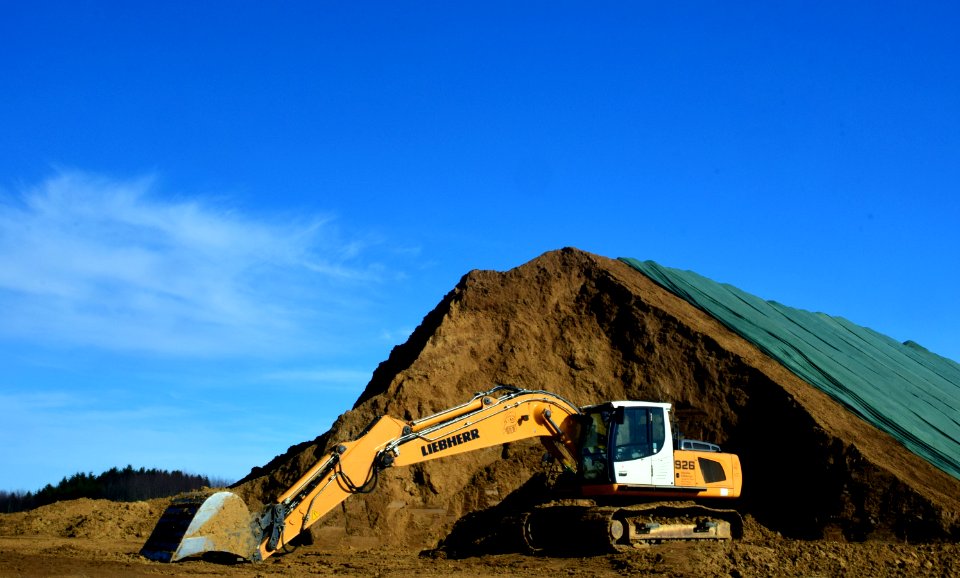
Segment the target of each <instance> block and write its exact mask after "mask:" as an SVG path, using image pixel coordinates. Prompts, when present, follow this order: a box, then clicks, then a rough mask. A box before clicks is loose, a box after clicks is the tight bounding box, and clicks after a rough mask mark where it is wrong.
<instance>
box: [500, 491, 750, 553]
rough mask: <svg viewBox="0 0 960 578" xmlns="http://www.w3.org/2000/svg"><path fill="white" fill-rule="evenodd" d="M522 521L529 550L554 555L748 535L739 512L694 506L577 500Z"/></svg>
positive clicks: (552, 506) (530, 514) (549, 507)
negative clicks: (615, 504)
mask: <svg viewBox="0 0 960 578" xmlns="http://www.w3.org/2000/svg"><path fill="white" fill-rule="evenodd" d="M517 520H518V521H519V523H520V524H521V526H520V535H521V536H522V540H523V542H524V543H525V545H526V547H527V549H528V550H529V551H530V552H533V553H544V554H551V555H557V554H564V553H568V554H573V555H583V554H587V555H589V554H603V553H611V552H617V551H623V550H630V549H633V548H636V547H639V546H642V545H644V544H654V543H660V542H666V541H673V540H730V539H734V538H740V537H742V535H743V519H742V518H741V517H740V514H739V513H738V512H737V511H735V510H725V509H717V508H711V507H707V506H704V505H702V504H697V503H693V502H690V503H687V502H680V503H674V502H658V503H646V504H631V505H627V506H607V505H596V504H595V503H593V502H592V501H591V500H575V501H568V502H564V503H551V504H545V505H541V506H538V507H536V508H534V509H533V510H531V511H529V512H526V513H525V514H523V515H521V516H519V517H518V518H517Z"/></svg>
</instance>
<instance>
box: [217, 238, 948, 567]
mask: <svg viewBox="0 0 960 578" xmlns="http://www.w3.org/2000/svg"><path fill="white" fill-rule="evenodd" d="M498 383H502V384H510V385H514V386H518V387H523V388H529V389H545V390H548V391H552V392H554V393H557V394H559V395H561V396H563V397H565V398H567V399H569V400H571V401H572V402H574V403H577V404H581V405H588V404H593V403H598V402H601V401H606V400H612V399H646V400H662V401H669V402H671V403H673V404H674V411H675V415H676V416H677V418H678V420H679V422H680V427H681V429H682V430H683V433H684V434H685V435H686V436H687V437H693V438H700V439H705V440H709V441H713V442H717V443H719V444H720V445H721V446H722V447H723V448H724V449H725V450H726V451H731V452H734V453H737V454H739V455H740V458H741V461H742V464H743V471H744V479H745V483H744V495H743V497H742V498H741V500H740V502H739V503H738V504H737V505H736V507H737V509H739V510H741V511H742V512H744V513H745V514H748V515H749V516H751V517H752V518H753V519H755V520H756V521H757V522H758V523H759V524H760V525H761V526H762V527H765V528H768V529H770V530H772V531H774V532H778V533H780V534H782V535H785V536H789V537H796V538H813V539H816V538H821V537H830V538H838V539H847V540H861V539H867V538H896V539H899V540H904V539H906V540H910V541H925V540H942V539H957V538H958V537H960V521H958V515H960V497H958V496H960V481H958V480H956V479H954V478H952V477H950V476H948V475H947V474H945V473H943V472H941V471H940V470H938V469H936V468H934V467H933V466H931V465H930V464H928V463H927V462H925V461H924V460H922V459H920V458H918V457H917V456H915V455H914V454H912V453H910V452H908V451H907V450H905V449H904V448H903V447H902V446H901V445H900V444H898V443H897V442H895V441H894V440H893V439H892V438H890V437H889V436H887V435H886V434H883V433H881V432H879V431H878V430H876V429H875V428H873V427H872V426H870V425H868V424H866V423H865V422H863V421H861V420H860V419H859V418H857V417H855V416H853V415H852V414H850V413H849V412H847V411H846V410H845V409H844V408H843V407H842V406H840V405H839V404H837V403H836V402H834V401H833V400H831V399H830V398H828V397H827V396H826V395H824V394H823V393H821V392H820V391H819V390H817V389H815V388H813V387H812V386H810V385H808V384H807V383H805V382H803V381H802V380H800V379H799V378H797V377H796V376H794V375H793V374H792V373H789V372H788V371H787V370H785V369H784V368H783V367H782V366H781V365H779V364H778V363H776V362H774V361H772V360H771V359H769V358H768V357H766V356H765V355H763V354H762V353H760V352H759V351H758V350H757V349H756V348H755V347H754V346H752V345H751V344H749V343H747V342H746V341H745V340H743V339H742V338H740V337H739V336H737V335H735V334H734V333H732V332H730V331H729V330H727V329H726V328H725V327H723V326H722V325H720V324H719V323H718V322H717V321H716V320H715V319H713V318H712V317H710V316H709V315H707V314H706V313H704V312H702V311H700V310H698V309H696V308H694V307H693V306H691V305H690V304H689V303H687V302H686V301H683V300H682V299H680V298H678V297H676V296H674V295H673V294H671V293H669V292H667V291H665V290H664V289H662V288H660V287H659V286H657V285H655V284H654V283H653V282H652V281H650V280H649V279H648V278H647V277H645V276H644V275H642V274H641V273H639V272H638V271H636V270H635V269H633V268H631V267H630V266H628V265H626V264H625V263H622V262H620V261H616V260H612V259H607V258H604V257H599V256H596V255H592V254H589V253H585V252H582V251H579V250H576V249H563V250H560V251H555V252H551V253H547V254H545V255H542V256H541V257H539V258H537V259H535V260H533V261H531V262H529V263H527V264H525V265H522V266H520V267H517V268H516V269H513V270H510V271H507V272H503V273H500V272H494V271H472V272H470V273H469V274H467V275H466V276H464V277H463V279H462V280H461V281H460V283H459V284H458V285H457V286H456V287H455V288H454V289H453V290H452V291H451V292H450V293H448V294H447V295H446V296H445V298H444V299H443V300H442V301H441V302H440V304H439V305H438V306H437V307H436V308H435V309H434V310H433V311H431V312H430V313H429V314H428V315H427V316H426V317H425V318H424V320H423V322H422V324H421V325H420V326H419V327H418V328H417V329H416V331H415V332H414V333H413V334H412V335H411V337H410V339H409V340H408V341H407V342H406V343H404V344H403V345H400V346H398V347H396V348H394V350H393V351H392V352H391V355H390V357H389V358H388V359H387V360H386V361H385V362H383V363H382V364H381V365H380V367H378V369H377V370H376V371H375V372H374V375H373V377H372V379H371V381H370V383H369V384H368V386H367V388H366V390H365V391H364V392H363V394H362V395H361V397H360V398H359V399H358V401H357V403H356V405H355V406H354V408H353V409H352V410H351V411H349V412H346V413H345V414H343V415H341V416H340V418H339V419H338V420H337V421H336V423H335V424H334V426H333V427H332V428H331V430H330V431H328V432H326V433H325V434H323V435H322V436H320V437H318V438H316V439H315V440H311V441H307V442H304V443H302V444H299V445H297V446H294V447H292V448H290V449H289V450H288V451H287V452H286V453H285V454H283V455H281V456H278V457H277V458H275V459H274V460H272V461H271V462H270V463H269V464H266V465H265V466H263V467H261V468H255V469H254V470H253V471H252V472H251V475H250V476H248V477H247V478H246V479H244V480H241V482H239V483H238V484H237V486H236V487H235V491H236V492H237V493H239V494H240V495H241V496H242V497H243V498H244V499H245V500H246V501H247V502H248V504H250V505H251V506H252V507H256V506H257V505H258V504H261V503H263V502H265V501H268V500H270V499H273V498H274V497H276V496H277V495H279V494H280V493H282V492H283V491H284V490H286V489H287V488H288V487H289V486H290V485H291V484H292V483H293V482H294V481H295V480H296V479H297V478H298V477H299V476H300V475H301V474H302V473H303V472H304V471H306V469H307V468H309V466H311V465H312V464H313V463H315V461H316V460H317V459H318V458H319V457H320V456H322V455H323V453H324V452H326V451H327V450H329V449H330V448H331V447H333V446H334V445H335V444H336V443H339V442H341V441H346V440H350V439H354V438H355V437H357V436H358V435H359V434H360V433H361V432H362V430H363V428H364V427H365V426H366V425H367V424H368V423H369V422H370V421H371V420H372V419H374V418H375V417H377V416H379V415H382V414H389V415H392V416H395V417H398V418H402V419H411V420H412V419H417V418H420V417H423V416H426V415H430V414H433V413H435V412H438V411H440V410H443V409H447V408H449V407H452V406H454V405H457V404H459V403H462V402H464V401H466V400H467V399H469V398H470V397H471V396H472V395H473V394H474V393H476V392H479V391H483V390H486V389H489V388H490V387H492V386H493V385H495V384H498ZM542 453H543V451H542V449H541V448H540V446H539V444H538V443H537V442H528V443H518V444H514V445H512V446H510V447H504V448H490V449H486V450H479V451H476V452H471V453H467V454H464V455H460V456H451V457H449V458H445V459H441V460H437V461H433V462H427V463H424V464H420V465H417V466H413V467H410V468H393V469H390V470H387V471H385V472H383V474H381V476H380V484H379V487H378V488H377V490H376V491H375V492H373V493H371V494H367V495H359V496H355V497H353V498H351V499H350V500H347V501H346V502H344V504H343V506H342V507H341V509H340V511H339V512H337V513H335V514H333V515H330V516H328V517H327V518H326V519H325V520H324V521H323V522H321V523H320V524H318V525H317V526H315V527H314V534H315V538H318V539H320V540H324V539H327V540H329V539H337V540H343V539H345V538H350V539H353V540H361V541H363V540H366V541H367V542H366V543H370V544H381V545H387V546H395V547H401V548H429V547H433V546H435V545H436V544H437V542H438V541H439V540H441V539H442V538H444V537H445V536H446V535H447V534H448V533H449V532H450V530H451V529H452V528H453V525H454V523H455V522H456V521H457V520H458V519H460V518H461V517H463V516H464V515H465V514H468V513H473V512H478V511H480V510H484V509H487V508H491V507H493V506H495V505H497V504H499V503H500V502H501V501H503V500H504V499H505V498H506V497H507V496H509V495H510V494H511V493H512V492H514V491H516V490H517V489H518V488H520V487H521V486H523V485H524V484H525V483H527V482H528V481H529V480H530V479H531V477H532V476H533V475H534V473H536V472H538V471H542V469H543V466H542V465H541V464H540V456H541V455H542Z"/></svg>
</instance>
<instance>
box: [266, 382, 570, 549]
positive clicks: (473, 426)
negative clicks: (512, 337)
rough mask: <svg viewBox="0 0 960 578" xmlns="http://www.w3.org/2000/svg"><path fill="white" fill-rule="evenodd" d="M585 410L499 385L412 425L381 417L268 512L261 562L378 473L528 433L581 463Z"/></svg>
mask: <svg viewBox="0 0 960 578" xmlns="http://www.w3.org/2000/svg"><path fill="white" fill-rule="evenodd" d="M578 414H580V410H579V408H577V406H575V405H573V404H572V403H570V402H569V401H567V400H565V399H563V398H562V397H560V396H558V395H555V394H553V393H549V392H546V391H539V390H527V389H520V388H516V387H512V386H506V385H499V386H497V387H495V388H493V389H491V390H489V391H486V392H482V393H478V394H476V395H475V396H474V397H473V399H471V400H470V401H468V402H466V403H464V404H462V405H458V406H456V407H453V408H450V409H447V410H444V411H442V412H440V413H437V414H434V415H431V416H429V417H425V418H422V419H419V420H417V421H414V422H411V423H406V422H403V421H401V420H398V419H395V418H392V417H390V416H381V417H379V418H377V419H375V420H374V421H373V422H372V423H371V424H370V425H368V426H367V428H366V429H365V430H364V432H363V433H362V434H361V435H360V437H358V438H357V439H355V440H354V441H351V442H345V443H342V444H340V445H338V446H336V447H335V448H334V449H333V451H331V452H330V453H328V454H326V455H325V456H323V457H322V458H321V459H320V460H319V461H318V462H317V463H316V464H315V465H314V466H313V467H312V468H310V470H308V471H307V473H306V474H304V475H303V477H301V478H300V480H298V481H297V482H296V483H295V484H294V485H293V486H292V487H291V488H290V489H289V490H287V491H286V492H285V493H284V494H283V495H281V496H279V497H278V498H277V500H276V502H274V503H273V504H272V505H270V506H268V507H267V508H266V509H265V510H264V512H263V513H262V514H261V516H260V519H259V520H257V524H258V525H259V528H260V536H261V539H260V546H259V548H258V550H257V552H256V553H255V554H254V560H262V559H264V558H266V557H268V556H270V555H272V554H273V553H274V552H276V551H277V550H278V549H279V548H281V547H283V546H284V545H286V544H289V543H290V542H291V541H292V540H293V539H294V538H295V537H296V536H297V535H299V534H300V533H301V532H303V531H304V530H306V529H307V528H309V527H310V526H312V525H313V524H314V523H316V522H317V521H319V520H320V518H322V517H323V516H324V514H326V513H327V512H329V511H330V510H331V509H333V508H334V507H336V506H337V505H338V504H340V503H341V502H343V501H344V500H345V499H347V498H348V497H349V496H350V495H352V494H357V493H368V492H371V491H373V489H374V488H375V487H376V484H377V476H378V475H379V473H380V472H381V471H382V470H384V469H386V468H388V467H391V466H406V465H411V464H415V463H419V462H423V461H427V460H432V459H437V458H443V457H447V456H452V455H455V454H461V453H464V452H469V451H473V450H478V449H482V448H487V447H491V446H497V445H500V444H504V443H509V442H513V441H517V440H521V439H527V438H534V437H539V438H540V439H541V441H542V442H543V443H544V445H545V446H546V447H547V449H548V450H549V451H550V453H551V454H553V455H554V456H555V457H556V458H557V459H559V460H560V461H561V463H562V464H563V465H564V467H566V468H568V469H571V470H574V469H576V467H577V460H576V455H577V450H576V446H575V443H576V440H577V437H578V434H579V421H578V420H577V419H576V416H577V415H578Z"/></svg>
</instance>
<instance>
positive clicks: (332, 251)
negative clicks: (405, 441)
mask: <svg viewBox="0 0 960 578" xmlns="http://www.w3.org/2000/svg"><path fill="white" fill-rule="evenodd" d="M958 22H960V8H958V5H957V4H955V3H949V2H942V3H940V2H930V3H920V4H917V3H907V2H841V3H826V2H824V3H810V2H807V3H800V2H777V3H769V2H756V3H739V4H736V5H731V4H730V3H727V2H681V3H594V4H591V5H590V6H587V5H585V4H583V3H574V2H526V3H516V2H482V3H464V2H457V3H451V2H411V3H394V2H391V3H386V2H383V3H380V2H349V3H348V2H336V3H334V2H220V1H208V2H186V1H169V2H48V1H44V0H38V1H35V2H12V1H11V2H3V3H2V4H0V102H2V106H0V151H2V154H0V311H2V312H3V313H2V317H0V365H2V367H3V371H2V373H0V403H2V405H0V407H3V408H4V412H3V419H2V420H0V437H2V440H3V443H2V444H0V463H2V464H3V466H2V468H0V489H7V490H36V489H38V488H40V487H41V486H42V485H43V484H46V483H48V482H51V483H56V482H57V481H58V480H59V479H60V478H62V477H63V476H68V475H70V474H72V473H75V472H78V471H85V472H95V473H97V472H100V471H103V470H105V469H108V468H110V467H113V466H120V467H122V466H125V465H127V464H132V465H134V466H135V467H139V466H145V467H160V468H168V469H183V470H186V471H189V472H192V473H200V474H207V475H211V476H216V477H221V478H228V479H237V478H239V477H241V476H243V475H244V474H246V473H247V472H248V471H249V469H250V468H251V467H253V466H256V465H262V464H263V463H265V462H266V461H268V460H269V459H270V458H272V457H273V456H274V455H277V454H278V453H281V452H282V451H284V450H285V449H286V448H287V447H288V446H290V445H292V444H294V443H298V442H300V441H303V440H306V439H310V438H312V437H314V436H316V435H318V434H320V433H322V432H324V431H326V430H327V429H328V428H329V426H330V425H331V423H332V422H333V420H334V419H335V418H336V416H337V415H339V414H340V413H342V412H344V411H346V410H348V409H349V408H350V406H351V405H352V404H353V402H354V400H355V399H356V397H357V396H358V395H359V393H360V392H361V391H362V389H363V387H364V385H365V384H366V382H367V380H368V379H369V377H370V374H371V373H372V371H373V369H374V368H375V367H376V366H377V364H378V363H379V362H380V361H383V360H384V359H386V357H387V356H388V354H389V352H390V349H391V348H392V347H393V346H394V345H397V344H399V343H402V342H403V341H404V340H405V339H406V337H407V335H409V333H410V331H412V329H413V328H414V327H416V325H417V324H418V323H419V322H420V320H421V319H422V317H423V316H424V315H425V314H426V313H427V312H428V311H429V310H430V309H432V308H433V306H434V305H435V304H436V303H437V302H438V301H439V300H440V299H441V298H442V297H443V295H444V294H445V293H446V292H447V291H449V290H450V289H451V288H452V287H453V286H454V285H455V284H456V282H457V281H458V280H459V278H460V277H461V276H462V275H463V274H465V273H466V272H468V271H469V270H471V269H497V270H506V269H510V268H512V267H515V266H518V265H521V264H522V263H524V262H526V261H528V260H530V259H532V258H534V257H536V256H538V255H539V254H541V253H543V252H545V251H549V250H553V249H559V248H561V247H565V246H574V247H578V248H580V249H584V250H587V251H591V252H594V253H598V254H601V255H605V256H608V257H618V256H628V257H635V258H638V259H653V260H655V261H657V262H659V263H661V264H663V265H667V266H671V267H677V268H682V269H692V270H694V271H697V272H698V273H700V274H703V275H706V276H708V277H710V278H713V279H715V280H717V281H722V282H727V283H731V284H733V285H736V286H738V287H740V288H741V289H744V290H746V291H749V292H751V293H754V294H756V295H759V296H761V297H763V298H766V299H773V300H776V301H780V302H782V303H785V304H787V305H791V306H794V307H799V308H804V309H810V310H814V311H824V312H827V313H830V314H832V315H839V316H843V317H846V318H848V319H850V320H852V321H854V322H856V323H859V324H861V325H866V326H868V327H871V328H873V329H875V330H877V331H880V332H882V333H885V334H888V335H890V336H891V337H893V338H895V339H898V340H901V341H902V340H906V339H913V340H915V341H917V342H919V343H921V344H922V345H924V346H926V347H927V348H929V349H930V350H932V351H934V352H935V353H939V354H941V355H943V356H946V357H949V358H951V359H954V360H960V337H958V332H957V329H956V328H957V327H960V303H958V299H957V297H956V294H957V291H956V287H957V284H958V282H960V266H958V265H960V263H958V248H960V233H958V230H960V226H958V225H960V200H958V198H960V195H958V192H960V191H958V184H960V140H958V135H960V58H958V55H960V35H957V34H956V28H957V23H958ZM486 385H487V384H479V383H478V384H477V389H478V390H479V389H482V388H484V387H485V386H486ZM544 385H545V386H548V385H549V384H544ZM438 386H442V384H438Z"/></svg>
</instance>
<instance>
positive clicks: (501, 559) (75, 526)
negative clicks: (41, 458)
mask: <svg viewBox="0 0 960 578" xmlns="http://www.w3.org/2000/svg"><path fill="white" fill-rule="evenodd" d="M165 505H166V500H154V501H152V502H149V503H147V502H138V503H133V504H116V503H113V502H108V501H104V500H96V501H95V500H76V501H70V502H61V503H59V504H53V505H51V506H45V507H43V508H39V509H37V510H35V511H33V512H24V513H18V514H6V515H2V516H0V577H2V578H8V577H10V578H13V577H30V576H64V577H67V576H70V577H103V578H113V577H121V576H123V577H148V576H238V577H251V578H253V577H257V578H259V577H267V576H291V577H297V576H329V577H334V576H338V577H339V576H381V577H388V576H392V577H401V576H420V577H424V578H426V577H431V576H437V577H440V576H443V577H448V578H458V577H467V576H475V577H494V576H497V577H503V576H538V577H539V576H634V575H655V576H690V577H693V576H724V577H740V576H742V577H747V576H808V577H812V576H946V577H951V576H960V544H956V543H938V544H905V543H900V542H881V541H870V542H867V543H845V542H837V541H829V540H794V539H789V538H784V537H782V536H779V535H776V534H774V533H772V532H770V531H769V530H766V529H764V528H763V527H761V526H760V525H759V524H757V523H756V522H755V521H754V520H751V519H749V518H748V520H747V528H746V535H745V536H744V539H742V540H739V541H735V542H728V543H693V542H682V543H674V544H664V545H656V546H648V547H644V548H638V549H636V550H635V551H630V552H621V553H617V554H610V555H603V556H593V557H586V558H558V557H542V556H529V555H521V554H501V555H485V556H475V557H468V558H464V559H457V560H454V559H446V558H443V557H442V556H441V557H436V556H429V555H422V554H421V553H420V552H418V551H415V550H410V549H407V548H398V547H395V546H394V547H384V546H382V545H379V544H375V543H373V542H371V541H370V539H369V538H363V537H356V536H354V537H347V538H346V539H340V540H337V541H334V542H328V543H318V544H313V545H310V546H301V547H299V548H297V549H296V550H294V551H293V552H291V553H289V554H284V555H278V556H274V557H271V558H269V559H267V560H266V561H264V562H262V563H259V564H251V563H242V564H234V565H223V564H217V563H212V562H206V561H199V560H198V561H186V562H179V563H176V564H162V563H159V562H152V561H150V560H147V559H145V558H143V557H141V556H140V555H139V554H138V551H139V550H140V547H141V546H142V545H143V541H144V539H145V538H146V535H147V534H149V532H150V530H151V529H152V526H153V523H154V520H155V519H156V517H158V516H159V515H160V512H161V511H162V509H163V508H164V507H165Z"/></svg>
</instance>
